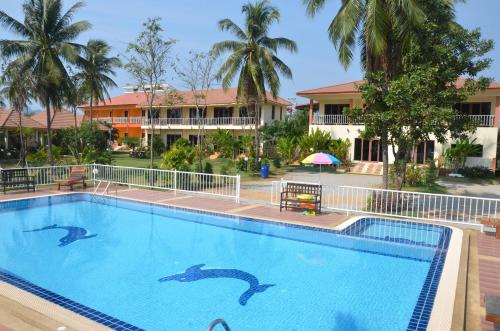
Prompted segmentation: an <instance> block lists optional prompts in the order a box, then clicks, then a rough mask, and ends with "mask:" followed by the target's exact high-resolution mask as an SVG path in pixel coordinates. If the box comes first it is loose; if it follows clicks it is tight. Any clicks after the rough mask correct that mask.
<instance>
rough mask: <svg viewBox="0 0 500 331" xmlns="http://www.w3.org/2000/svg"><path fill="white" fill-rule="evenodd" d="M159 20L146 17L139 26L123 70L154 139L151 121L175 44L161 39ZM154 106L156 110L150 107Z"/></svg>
mask: <svg viewBox="0 0 500 331" xmlns="http://www.w3.org/2000/svg"><path fill="white" fill-rule="evenodd" d="M160 20H161V19H160V18H159V17H155V18H149V19H148V20H147V21H146V23H144V24H143V27H144V30H143V31H142V32H141V33H140V34H139V36H138V37H137V39H136V40H135V41H134V42H132V43H129V45H128V47H127V54H128V55H129V57H128V63H126V64H125V68H126V69H127V71H128V72H129V73H130V74H131V75H132V77H133V79H134V80H135V82H136V83H137V85H138V87H139V88H140V90H141V92H142V93H144V95H145V96H146V100H147V105H146V106H147V111H148V114H149V119H150V121H151V122H150V124H151V137H155V121H154V118H156V117H157V116H156V115H157V114H158V112H159V111H160V110H159V107H158V106H159V105H160V104H161V103H162V102H161V100H160V99H161V98H159V95H160V94H162V93H163V94H164V93H165V91H164V89H163V87H162V83H164V81H165V80H166V78H167V74H168V72H169V69H170V68H171V61H170V57H169V56H170V52H171V49H172V46H173V45H174V44H175V40H173V39H164V38H163V36H162V33H163V28H162V27H161V25H160ZM155 103H157V105H156V107H154V104H155ZM149 144H150V150H151V151H155V147H154V144H155V139H149ZM150 154H151V158H150V167H151V168H153V165H154V162H153V161H154V154H153V153H150Z"/></svg>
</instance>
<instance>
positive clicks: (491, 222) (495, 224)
mask: <svg viewBox="0 0 500 331" xmlns="http://www.w3.org/2000/svg"><path fill="white" fill-rule="evenodd" d="M481 224H482V225H486V226H491V227H492V228H495V229H496V235H495V238H497V239H500V219H494V218H484V219H482V220H481Z"/></svg>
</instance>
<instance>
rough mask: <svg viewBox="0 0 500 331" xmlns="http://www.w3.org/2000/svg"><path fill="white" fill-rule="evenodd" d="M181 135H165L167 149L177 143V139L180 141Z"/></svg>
mask: <svg viewBox="0 0 500 331" xmlns="http://www.w3.org/2000/svg"><path fill="white" fill-rule="evenodd" d="M180 138H181V135H180V134H167V141H166V143H167V144H166V145H167V149H170V147H172V145H173V144H174V143H175V142H176V141H177V139H180Z"/></svg>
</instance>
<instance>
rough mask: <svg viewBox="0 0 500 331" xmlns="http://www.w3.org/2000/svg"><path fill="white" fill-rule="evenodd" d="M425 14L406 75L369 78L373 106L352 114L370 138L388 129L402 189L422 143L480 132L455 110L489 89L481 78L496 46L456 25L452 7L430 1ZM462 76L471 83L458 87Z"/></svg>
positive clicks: (364, 88)
mask: <svg viewBox="0 0 500 331" xmlns="http://www.w3.org/2000/svg"><path fill="white" fill-rule="evenodd" d="M425 11H426V12H428V15H427V17H426V21H425V23H426V24H424V25H423V26H421V27H418V28H416V29H415V35H414V41H415V42H413V43H412V44H411V46H410V47H409V48H408V50H407V52H406V53H405V54H404V56H403V59H404V65H403V72H402V73H401V74H400V75H399V76H398V77H397V78H394V79H392V80H391V81H387V79H386V77H385V75H384V74H382V73H374V74H370V75H368V76H367V82H366V83H364V84H361V85H360V86H359V89H360V90H361V92H362V95H363V98H364V99H365V100H370V107H366V108H364V109H353V110H351V111H349V115H350V116H352V117H354V118H359V117H361V118H362V119H363V120H364V122H365V135H366V136H368V137H377V136H380V127H381V126H383V127H384V128H385V129H386V131H387V133H388V138H389V144H390V146H392V152H393V155H394V159H395V175H396V177H397V180H398V187H399V188H401V187H402V186H403V185H404V181H405V174H406V170H407V164H408V162H409V161H410V160H411V157H412V154H413V150H414V148H415V147H416V146H417V145H418V144H419V143H420V142H422V141H426V140H429V139H430V138H431V137H434V139H436V140H437V141H438V142H440V143H445V142H446V141H447V139H448V135H451V137H452V138H453V139H456V138H459V137H462V136H464V135H467V134H470V133H471V132H473V131H474V130H475V129H476V125H477V123H474V122H472V121H470V120H469V117H468V116H457V115H458V114H457V113H456V112H455V111H454V109H453V107H454V105H455V104H457V103H460V102H463V101H465V100H467V98H468V97H469V96H471V95H474V94H476V93H477V92H478V91H481V90H483V89H485V88H486V87H487V86H488V84H489V80H488V79H486V78H481V77H479V78H476V77H477V75H478V74H479V73H480V72H481V71H482V70H484V69H486V68H487V67H488V66H489V65H490V62H491V60H490V59H488V58H484V55H485V54H486V53H487V52H488V51H490V50H491V48H492V42H491V41H490V40H483V39H481V34H480V33H479V31H477V30H473V31H468V30H466V29H464V28H463V27H461V26H460V25H458V24H457V23H455V22H453V18H454V17H453V11H452V7H449V6H447V5H446V4H443V2H442V1H438V0H435V1H428V2H426V4H425ZM462 76H465V77H467V78H468V79H466V81H465V84H464V86H457V85H456V82H457V80H458V79H459V78H460V77H462Z"/></svg>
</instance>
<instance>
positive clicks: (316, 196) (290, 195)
mask: <svg viewBox="0 0 500 331" xmlns="http://www.w3.org/2000/svg"><path fill="white" fill-rule="evenodd" d="M321 191H322V188H321V185H320V184H305V183H293V182H289V183H286V186H285V188H284V189H283V191H282V192H281V197H280V212H281V211H282V209H283V208H285V210H288V207H293V208H304V207H301V206H306V207H313V208H305V209H311V210H314V211H315V212H316V213H317V214H320V213H321ZM301 194H306V195H311V199H302V198H300V197H299V195H301Z"/></svg>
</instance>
